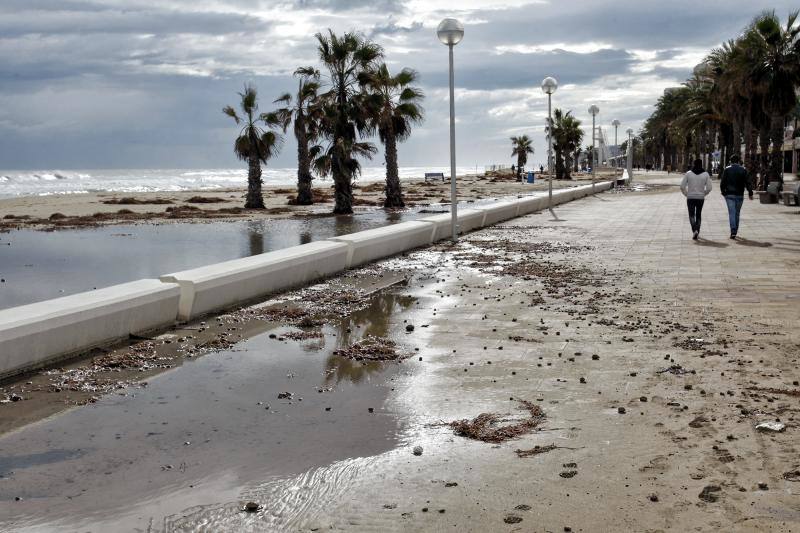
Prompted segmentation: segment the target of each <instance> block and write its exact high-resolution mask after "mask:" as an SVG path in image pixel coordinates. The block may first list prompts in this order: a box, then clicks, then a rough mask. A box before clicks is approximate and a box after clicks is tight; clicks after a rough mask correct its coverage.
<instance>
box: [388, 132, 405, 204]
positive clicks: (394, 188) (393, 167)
mask: <svg viewBox="0 0 800 533" xmlns="http://www.w3.org/2000/svg"><path fill="white" fill-rule="evenodd" d="M384 152H385V154H384V155H385V159H386V200H385V201H384V202H383V207H389V208H400V207H405V206H406V204H405V202H404V201H403V191H402V190H401V189H400V174H399V172H398V171H397V139H396V138H395V136H394V132H393V131H388V132H386V144H385V147H384Z"/></svg>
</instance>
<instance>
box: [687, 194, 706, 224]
mask: <svg viewBox="0 0 800 533" xmlns="http://www.w3.org/2000/svg"><path fill="white" fill-rule="evenodd" d="M703 203H705V200H695V199H693V198H688V199H687V200H686V206H687V207H688V208H689V223H690V224H691V225H692V231H700V216H701V215H702V213H703Z"/></svg>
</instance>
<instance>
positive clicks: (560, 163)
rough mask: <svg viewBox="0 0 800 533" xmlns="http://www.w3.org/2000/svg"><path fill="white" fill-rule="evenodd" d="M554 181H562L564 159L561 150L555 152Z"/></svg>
mask: <svg viewBox="0 0 800 533" xmlns="http://www.w3.org/2000/svg"><path fill="white" fill-rule="evenodd" d="M555 154H556V179H557V180H561V179H564V157H563V152H562V150H556V151H555Z"/></svg>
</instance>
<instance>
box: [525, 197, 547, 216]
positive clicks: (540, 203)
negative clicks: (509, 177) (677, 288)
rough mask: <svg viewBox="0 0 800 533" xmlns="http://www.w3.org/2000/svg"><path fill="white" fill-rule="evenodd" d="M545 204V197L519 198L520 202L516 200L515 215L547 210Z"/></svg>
mask: <svg viewBox="0 0 800 533" xmlns="http://www.w3.org/2000/svg"><path fill="white" fill-rule="evenodd" d="M547 202H548V198H547V196H537V197H533V198H521V199H520V200H517V203H519V212H518V213H517V215H518V216H523V215H527V214H529V213H534V212H536V211H541V210H542V209H547Z"/></svg>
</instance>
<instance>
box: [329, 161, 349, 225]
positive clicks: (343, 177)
mask: <svg viewBox="0 0 800 533" xmlns="http://www.w3.org/2000/svg"><path fill="white" fill-rule="evenodd" d="M337 158H338V156H337V157H335V158H334V160H333V164H332V165H331V174H332V175H333V188H334V202H335V203H334V206H333V214H334V215H352V214H353V180H352V179H351V177H350V173H349V172H348V171H347V169H345V168H343V167H342V165H341V164H340V163H339V161H337Z"/></svg>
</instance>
